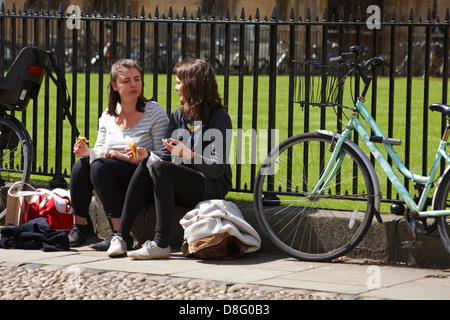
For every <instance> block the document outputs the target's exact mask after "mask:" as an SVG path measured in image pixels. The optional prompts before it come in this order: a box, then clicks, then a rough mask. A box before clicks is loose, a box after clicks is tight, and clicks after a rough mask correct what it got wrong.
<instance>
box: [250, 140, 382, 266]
mask: <svg viewBox="0 0 450 320" xmlns="http://www.w3.org/2000/svg"><path fill="white" fill-rule="evenodd" d="M331 141H332V137H331V136H327V135H320V134H318V133H305V134H300V135H297V136H293V137H291V138H289V139H287V140H285V141H283V142H282V143H281V144H280V145H279V146H278V147H277V148H275V149H274V150H272V151H271V152H270V153H269V155H268V156H267V158H266V159H265V160H264V162H263V164H262V165H261V167H260V169H259V171H258V174H257V177H256V180H255V187H254V206H255V214H256V218H257V221H258V223H259V225H260V227H261V229H262V231H263V233H264V234H265V235H266V236H267V237H268V238H269V240H271V242H272V243H273V244H274V245H275V247H277V248H278V249H279V250H281V251H282V252H284V253H286V254H287V255H289V256H292V257H295V258H297V259H299V260H307V261H330V260H333V259H335V258H338V257H340V256H342V255H344V254H346V253H347V252H349V251H350V250H352V249H353V248H354V247H355V246H356V245H357V244H358V243H359V242H360V241H361V240H362V238H363V237H364V235H365V234H366V232H367V230H368V229H369V227H370V224H371V222H372V219H373V215H374V210H373V209H374V203H375V199H374V196H373V195H374V187H373V183H372V178H371V176H370V173H369V170H368V168H367V166H366V164H365V163H364V161H363V159H362V158H361V157H360V156H359V155H358V154H357V153H356V152H355V151H354V150H353V149H352V148H351V147H349V146H348V145H346V144H345V143H344V145H343V147H342V152H344V154H345V157H344V161H343V163H342V166H341V170H340V171H339V173H338V175H336V178H334V179H333V181H331V183H332V185H329V188H327V191H326V193H323V194H322V195H321V196H318V197H312V198H308V195H309V194H308V192H309V191H311V188H312V187H313V186H314V185H315V182H316V180H317V175H318V173H319V171H322V170H323V168H324V166H325V164H326V160H327V159H329V157H330V156H331V152H328V151H327V150H328V148H329V146H330V144H331ZM305 150H306V152H305ZM320 159H322V161H319V160H320ZM305 164H306V165H305ZM289 167H290V168H291V171H289ZM271 170H273V171H271ZM290 172H291V174H290ZM288 175H291V177H289V178H287V177H288ZM270 177H271V178H270ZM271 180H273V182H272V181H271ZM350 200H358V201H350ZM356 209H358V210H356Z"/></svg>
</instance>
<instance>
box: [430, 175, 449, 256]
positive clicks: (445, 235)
mask: <svg viewBox="0 0 450 320" xmlns="http://www.w3.org/2000/svg"><path fill="white" fill-rule="evenodd" d="M449 193H450V171H447V173H446V174H445V175H444V176H443V177H442V180H441V182H440V184H439V186H438V190H437V191H436V195H435V197H434V198H433V209H434V210H448V208H449V207H450V194H449ZM436 223H437V227H438V230H439V236H440V237H441V240H442V243H443V244H444V247H445V249H446V250H447V251H448V253H450V237H449V228H450V215H448V216H441V217H437V218H436Z"/></svg>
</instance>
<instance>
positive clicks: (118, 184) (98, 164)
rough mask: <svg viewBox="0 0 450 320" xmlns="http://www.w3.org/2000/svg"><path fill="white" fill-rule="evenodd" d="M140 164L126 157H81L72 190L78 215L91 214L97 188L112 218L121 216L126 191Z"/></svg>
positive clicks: (72, 179) (107, 213) (72, 177)
mask: <svg viewBox="0 0 450 320" xmlns="http://www.w3.org/2000/svg"><path fill="white" fill-rule="evenodd" d="M136 168H137V166H136V165H134V164H131V163H129V162H126V161H122V160H118V159H110V158H99V159H96V160H94V161H93V162H92V164H91V163H90V159H89V158H81V159H80V160H78V161H77V162H76V163H75V165H74V166H73V168H72V172H71V175H70V194H71V201H72V208H73V210H74V213H75V214H76V215H77V216H80V217H83V218H87V217H88V215H89V205H90V203H91V200H92V191H93V190H94V189H95V191H96V192H97V195H98V197H99V198H100V201H101V202H102V204H103V208H104V210H105V212H106V215H107V217H108V218H120V215H121V214H122V207H123V202H124V200H125V194H126V191H127V188H128V184H129V183H130V180H131V177H132V176H133V173H134V171H135V170H136Z"/></svg>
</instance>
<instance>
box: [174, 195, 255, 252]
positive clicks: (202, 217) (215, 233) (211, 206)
mask: <svg viewBox="0 0 450 320" xmlns="http://www.w3.org/2000/svg"><path fill="white" fill-rule="evenodd" d="M180 224H181V226H182V227H183V229H184V240H185V241H186V242H187V245H188V249H187V250H188V252H186V248H184V250H185V252H183V254H184V255H188V254H192V253H195V252H196V251H197V250H200V249H203V248H205V247H207V246H213V245H216V244H218V243H220V242H221V241H222V240H223V239H225V238H227V237H228V236H234V237H235V238H237V239H238V240H239V241H240V242H242V245H243V251H244V252H245V253H249V252H254V251H256V250H258V249H259V248H260V245H261V238H260V237H259V235H258V233H257V232H256V230H255V229H254V228H253V227H252V226H251V225H250V224H249V223H248V222H247V221H245V219H244V217H243V216H242V213H241V211H240V210H239V208H238V207H237V206H236V205H235V204H234V203H232V202H229V201H225V200H220V199H214V200H206V201H202V202H200V203H199V204H198V205H197V206H196V207H195V208H194V209H192V210H191V211H189V212H187V213H186V214H185V215H184V217H183V218H182V219H181V220H180Z"/></svg>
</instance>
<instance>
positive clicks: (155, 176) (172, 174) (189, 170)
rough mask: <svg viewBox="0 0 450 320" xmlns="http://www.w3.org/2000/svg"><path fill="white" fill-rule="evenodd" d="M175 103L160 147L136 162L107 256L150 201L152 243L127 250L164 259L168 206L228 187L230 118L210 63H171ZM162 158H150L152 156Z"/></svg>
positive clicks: (220, 193) (217, 195) (118, 249)
mask: <svg viewBox="0 0 450 320" xmlns="http://www.w3.org/2000/svg"><path fill="white" fill-rule="evenodd" d="M174 71H175V74H176V76H177V78H176V81H177V84H176V86H175V90H176V91H177V92H178V94H179V95H180V100H181V104H182V105H181V106H180V107H179V108H177V109H176V110H175V111H174V112H173V113H172V115H171V117H170V121H169V130H168V132H167V135H166V139H164V140H163V143H164V149H163V150H162V151H161V152H154V154H153V155H151V156H150V153H149V156H150V157H149V161H142V162H141V163H140V165H139V166H138V169H137V170H136V171H135V173H134V175H133V178H132V179H131V182H130V185H129V188H128V190H127V195H126V197H125V203H124V207H123V212H122V219H121V221H120V225H119V229H118V231H117V236H116V237H114V238H113V239H112V240H111V246H110V247H109V249H108V255H109V256H111V257H113V256H118V255H123V254H125V253H126V252H127V247H126V243H127V242H129V240H128V239H130V238H131V236H130V231H131V227H132V225H133V223H134V221H135V219H136V216H137V214H138V213H139V212H140V211H141V209H142V207H143V206H144V205H145V204H146V203H148V202H149V201H150V202H153V203H154V204H155V209H156V227H155V236H154V239H153V240H152V241H150V240H148V241H146V242H145V243H144V244H143V245H142V248H141V249H138V250H135V251H130V252H128V256H130V257H132V258H135V259H161V258H168V257H170V246H169V236H170V226H171V220H172V212H173V208H174V204H175V203H176V204H180V205H183V206H188V207H195V205H197V203H199V202H201V201H203V200H208V199H223V198H224V197H225V195H226V194H227V193H228V191H229V190H230V189H231V167H230V165H229V162H228V155H229V147H230V144H229V143H227V138H226V137H227V131H229V130H231V129H232V125H231V119H230V117H229V115H228V113H227V111H226V109H225V108H224V106H223V104H222V102H221V99H220V96H219V94H218V87H217V82H216V79H215V74H214V71H213V69H212V68H211V66H210V65H209V64H208V63H207V62H205V61H203V60H200V59H196V60H189V61H186V62H184V63H181V64H179V65H176V66H175V69H174ZM155 155H157V156H159V157H160V158H161V159H162V160H166V161H154V156H155Z"/></svg>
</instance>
